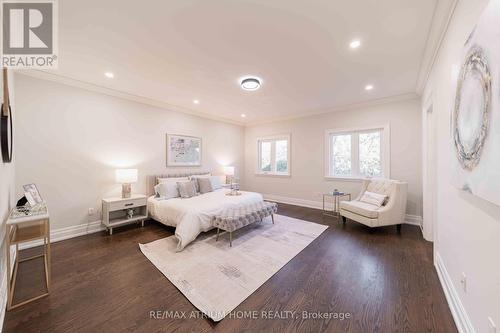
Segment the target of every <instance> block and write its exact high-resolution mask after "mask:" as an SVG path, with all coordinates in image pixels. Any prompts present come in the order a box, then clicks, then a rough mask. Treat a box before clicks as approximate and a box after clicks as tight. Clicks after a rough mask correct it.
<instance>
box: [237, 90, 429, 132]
mask: <svg viewBox="0 0 500 333" xmlns="http://www.w3.org/2000/svg"><path fill="white" fill-rule="evenodd" d="M418 98H420V96H419V95H417V94H416V93H414V92H410V93H407V94H401V95H394V96H388V97H383V98H378V99H373V100H370V101H367V102H362V103H355V104H348V105H344V106H341V107H338V108H331V109H322V110H316V111H311V112H307V113H296V114H293V115H288V116H284V117H276V118H270V119H264V120H261V121H255V122H249V123H247V124H245V126H246V127H250V126H256V125H263V124H268V123H274V122H280V121H287V120H293V119H299V118H308V117H314V116H320V115H324V114H328V113H334V112H341V111H349V110H355V109H362V108H370V107H374V106H379V105H384V104H390V103H396V102H404V101H409V100H414V99H418Z"/></svg>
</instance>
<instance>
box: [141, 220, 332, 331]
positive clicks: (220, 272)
mask: <svg viewBox="0 0 500 333" xmlns="http://www.w3.org/2000/svg"><path fill="white" fill-rule="evenodd" d="M274 221H275V224H272V222H271V219H270V218H266V219H264V221H262V222H260V223H254V224H252V225H249V226H247V227H245V228H242V229H240V230H237V231H236V232H233V246H232V247H229V234H228V233H221V234H220V236H219V240H218V241H216V236H215V234H213V233H210V234H208V235H207V234H205V235H201V236H199V237H198V239H196V241H194V242H193V243H191V244H189V245H188V246H187V247H186V248H185V249H184V250H183V251H181V252H176V248H177V240H176V239H175V237H174V236H170V237H167V238H163V239H159V240H157V241H154V242H151V243H148V244H139V247H140V248H141V251H142V253H144V255H145V256H146V257H147V258H148V259H149V260H150V261H151V262H152V263H153V265H155V266H156V268H158V269H159V270H160V271H161V272H162V273H163V274H164V275H165V276H166V277H167V278H168V279H169V280H170V281H171V282H172V283H173V284H174V285H175V286H176V287H177V288H178V289H179V290H180V291H181V292H182V293H183V294H184V296H186V297H187V299H188V300H189V301H190V302H191V303H192V304H193V305H194V306H195V307H197V308H198V309H199V310H200V311H201V312H203V313H204V314H205V315H206V316H208V317H210V318H212V319H213V320H214V321H220V320H221V319H223V318H224V317H225V316H226V315H229V313H230V312H231V311H232V310H234V309H235V308H236V307H237V306H238V305H239V304H240V303H241V302H243V301H244V300H245V299H246V298H247V297H248V296H250V295H251V294H252V293H253V292H254V291H256V290H257V289H258V288H259V287H260V286H261V285H263V284H264V283H265V282H266V281H267V280H268V279H269V278H270V277H271V276H273V275H274V274H276V272H278V271H279V270H280V269H281V268H282V267H283V266H285V265H286V263H288V262H289V261H290V260H292V258H293V257H295V256H296V255H297V254H298V253H300V252H301V251H302V250H303V249H304V248H305V247H306V246H307V245H309V244H310V243H311V242H312V241H314V240H315V239H316V238H317V237H318V236H319V235H321V233H322V232H323V231H325V230H326V229H327V228H328V226H325V225H321V224H317V223H312V222H306V221H303V220H298V219H294V218H291V217H286V216H282V215H274Z"/></svg>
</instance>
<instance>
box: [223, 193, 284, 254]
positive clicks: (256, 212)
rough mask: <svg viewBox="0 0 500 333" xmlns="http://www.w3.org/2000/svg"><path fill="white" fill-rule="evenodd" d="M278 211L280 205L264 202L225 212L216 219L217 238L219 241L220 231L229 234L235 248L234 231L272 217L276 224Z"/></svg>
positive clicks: (231, 244)
mask: <svg viewBox="0 0 500 333" xmlns="http://www.w3.org/2000/svg"><path fill="white" fill-rule="evenodd" d="M277 211H278V204H277V203H275V202H267V201H263V202H262V203H259V204H257V205H249V206H245V207H240V208H238V209H230V210H227V211H224V212H223V213H221V214H220V215H217V216H215V218H214V227H216V228H217V238H216V241H218V240H219V232H220V230H224V231H227V232H229V246H233V231H235V230H238V229H241V228H243V227H245V226H247V225H249V224H252V223H254V222H260V221H262V220H263V219H264V218H265V217H267V216H271V220H272V222H273V224H274V215H273V214H275V213H276V212H277Z"/></svg>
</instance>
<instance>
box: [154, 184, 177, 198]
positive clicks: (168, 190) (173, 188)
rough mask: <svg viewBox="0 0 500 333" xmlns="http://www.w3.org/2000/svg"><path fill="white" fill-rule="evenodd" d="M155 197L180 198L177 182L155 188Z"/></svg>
mask: <svg viewBox="0 0 500 333" xmlns="http://www.w3.org/2000/svg"><path fill="white" fill-rule="evenodd" d="M155 196H156V197H157V198H160V199H172V198H178V197H179V188H178V186H177V183H175V182H163V183H160V184H158V185H156V186H155Z"/></svg>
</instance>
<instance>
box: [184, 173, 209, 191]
mask: <svg viewBox="0 0 500 333" xmlns="http://www.w3.org/2000/svg"><path fill="white" fill-rule="evenodd" d="M198 178H210V174H209V173H207V174H206V175H193V176H191V177H189V179H191V180H195V181H196V182H195V184H194V185H195V186H196V192H198V193H199V192H200V184H198Z"/></svg>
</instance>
